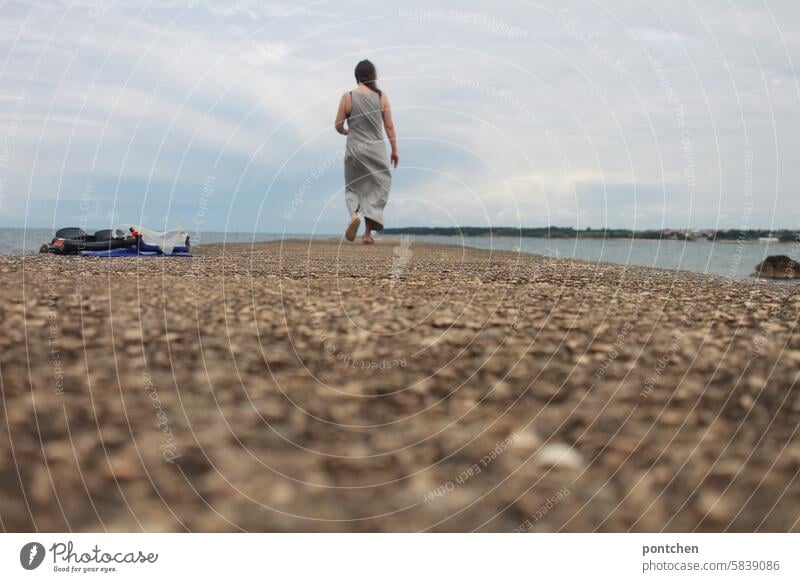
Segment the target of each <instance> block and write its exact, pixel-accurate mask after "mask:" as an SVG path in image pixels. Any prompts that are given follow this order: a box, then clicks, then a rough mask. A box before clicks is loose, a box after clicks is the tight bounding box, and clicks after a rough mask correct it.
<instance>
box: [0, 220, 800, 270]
mask: <svg viewBox="0 0 800 582" xmlns="http://www.w3.org/2000/svg"><path fill="white" fill-rule="evenodd" d="M193 236H194V240H193V244H197V243H201V244H212V243H231V244H233V243H253V242H268V241H275V240H281V239H282V238H294V239H296V238H309V237H310V235H308V234H302V233H300V234H298V233H293V234H281V233H247V232H202V233H195V234H194V235H193ZM329 236H332V235H315V238H327V237H329ZM395 236H398V235H395ZM52 238H53V232H52V231H51V230H45V229H17V228H0V254H10V253H36V252H38V251H39V247H40V246H41V245H42V243H43V242H49V241H50V240H51V239H52ZM337 238H338V237H337ZM409 239H410V240H411V244H412V246H411V247H410V251H411V253H412V256H413V243H414V242H415V241H416V242H429V243H435V244H449V245H457V246H464V247H471V248H477V249H488V250H497V251H519V252H523V253H533V254H537V255H544V256H546V257H551V258H561V259H580V260H583V261H591V262H606V263H616V264H619V265H635V266H640V267H656V268H659V269H668V270H671V271H677V270H680V271H691V272H695V273H710V274H713V275H719V276H723V277H731V278H735V279H744V278H748V277H749V276H750V274H751V273H752V272H753V269H754V268H755V266H756V265H757V264H758V263H759V262H761V261H762V260H764V257H766V256H768V255H788V256H790V257H791V258H793V259H795V260H800V243H797V242H795V243H778V242H773V243H759V242H756V241H741V242H735V241H732V242H729V241H725V242H711V241H676V240H662V241H658V240H642V239H634V240H631V239H605V240H602V239H601V240H598V239H546V238H520V237H497V236H495V237H490V236H440V235H425V236H417V235H413V236H409Z"/></svg>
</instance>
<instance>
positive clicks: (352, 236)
mask: <svg viewBox="0 0 800 582" xmlns="http://www.w3.org/2000/svg"><path fill="white" fill-rule="evenodd" d="M360 224H361V219H360V218H359V217H358V214H355V213H354V214H353V216H352V217H351V218H350V224H349V225H348V226H347V230H345V231H344V238H346V239H347V240H349V241H350V242H353V241H354V240H356V234H358V227H359V225H360Z"/></svg>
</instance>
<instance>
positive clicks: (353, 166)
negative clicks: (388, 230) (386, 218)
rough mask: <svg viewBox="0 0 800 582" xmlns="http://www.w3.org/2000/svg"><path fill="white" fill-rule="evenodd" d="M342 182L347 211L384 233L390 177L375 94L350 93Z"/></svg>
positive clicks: (379, 106)
mask: <svg viewBox="0 0 800 582" xmlns="http://www.w3.org/2000/svg"><path fill="white" fill-rule="evenodd" d="M350 96H351V97H350V101H351V103H352V107H351V110H350V116H349V117H348V119H347V127H348V133H347V149H346V150H345V156H344V180H345V197H346V200H347V209H348V210H349V211H350V212H351V213H353V212H358V213H360V214H362V215H363V216H364V218H365V219H367V222H368V224H369V226H370V227H371V228H372V229H373V230H383V209H384V207H385V206H386V202H387V201H388V200H389V190H390V189H391V186H392V175H391V173H390V172H389V158H388V156H387V155H386V143H385V142H384V139H383V113H382V112H381V98H380V96H379V95H378V94H377V93H361V92H359V91H352V92H351V93H350Z"/></svg>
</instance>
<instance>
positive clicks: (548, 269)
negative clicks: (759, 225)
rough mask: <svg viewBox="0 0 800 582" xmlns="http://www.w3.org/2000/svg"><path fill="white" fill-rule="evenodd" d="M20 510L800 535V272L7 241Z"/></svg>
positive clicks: (39, 515)
mask: <svg viewBox="0 0 800 582" xmlns="http://www.w3.org/2000/svg"><path fill="white" fill-rule="evenodd" d="M0 293H2V297H3V301H2V303H0V317H1V318H2V322H3V333H2V334H0V379H1V380H2V385H1V387H2V414H0V449H1V450H0V525H1V526H2V528H3V529H4V530H7V531H29V530H45V531H64V530H73V531H105V530H108V531H131V530H133V531H139V530H145V531H184V530H192V531H239V530H247V531H417V530H431V531H472V530H479V531H505V532H510V531H593V530H599V531H628V530H632V531H660V530H667V531H688V530H698V531H722V530H731V531H753V530H759V531H761V530H764V531H799V530H800V525H798V519H800V486H798V471H800V439H799V438H798V423H799V422H800V397H798V389H797V388H796V387H795V381H796V379H797V375H798V370H799V369H800V365H799V364H800V336H799V335H798V332H797V314H798V307H800V295H798V287H796V286H792V285H777V284H771V283H758V282H755V281H734V280H728V279H722V278H716V277H711V276H706V275H699V274H690V273H680V274H675V273H673V272H669V271H661V270H654V269H645V268H627V269H626V268H624V267H621V266H615V265H606V264H601V265H596V264H590V263H582V262H573V261H564V260H552V259H546V258H543V257H536V256H530V255H517V254H515V253H507V252H506V253H504V252H501V253H498V252H495V253H490V252H487V251H477V250H469V249H461V248H457V247H444V246H426V245H422V244H417V243H414V244H411V245H410V246H409V245H408V244H406V243H403V242H402V241H398V240H391V239H383V240H382V241H379V243H378V244H377V245H375V246H373V247H367V246H364V245H360V244H355V243H353V244H348V243H339V242H338V241H321V242H314V243H308V242H307V241H290V242H284V243H283V244H281V243H267V244H259V245H256V246H255V247H253V246H252V245H232V246H231V245H229V246H226V247H222V246H209V247H203V248H200V249H198V251H197V256H195V258H193V259H181V258H170V259H141V260H139V259H110V260H109V259H88V258H79V257H66V258H65V257H54V256H25V257H24V258H23V257H22V256H4V257H0Z"/></svg>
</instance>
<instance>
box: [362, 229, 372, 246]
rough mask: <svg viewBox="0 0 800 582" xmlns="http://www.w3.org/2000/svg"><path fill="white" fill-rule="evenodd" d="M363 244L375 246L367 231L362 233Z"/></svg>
mask: <svg viewBox="0 0 800 582" xmlns="http://www.w3.org/2000/svg"><path fill="white" fill-rule="evenodd" d="M364 244H365V245H374V244H375V239H374V238H372V235H371V234H370V233H369V231H367V232H365V233H364Z"/></svg>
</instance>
